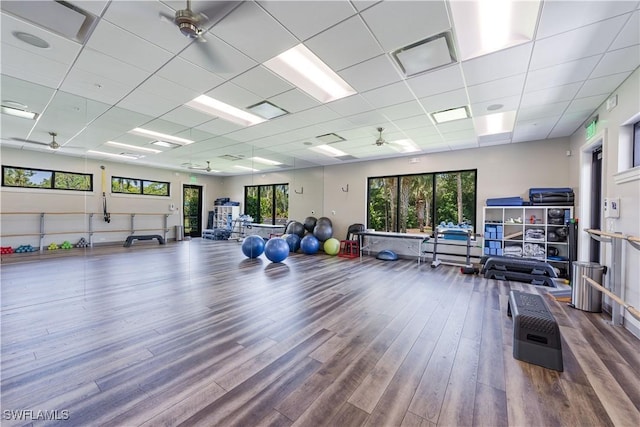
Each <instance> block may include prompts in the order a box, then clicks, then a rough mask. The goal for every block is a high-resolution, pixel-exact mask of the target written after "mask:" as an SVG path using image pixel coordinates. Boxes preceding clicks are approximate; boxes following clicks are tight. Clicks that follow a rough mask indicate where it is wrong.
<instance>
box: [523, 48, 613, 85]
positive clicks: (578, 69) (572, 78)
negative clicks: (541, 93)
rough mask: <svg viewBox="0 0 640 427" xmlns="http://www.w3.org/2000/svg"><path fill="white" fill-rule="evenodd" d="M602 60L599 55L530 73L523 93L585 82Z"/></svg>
mask: <svg viewBox="0 0 640 427" xmlns="http://www.w3.org/2000/svg"><path fill="white" fill-rule="evenodd" d="M601 58H602V56H601V55H596V56H590V57H588V58H583V59H578V60H576V61H569V62H565V63H563V64H559V65H555V66H552V67H548V68H542V69H539V70H535V71H530V72H529V75H528V76H527V83H526V84H525V92H534V91H538V90H541V89H548V88H553V87H558V86H564V85H567V84H569V83H575V82H582V81H584V80H586V79H587V78H588V77H589V75H590V74H591V72H592V71H593V69H594V68H595V66H596V64H597V63H598V61H600V59H601Z"/></svg>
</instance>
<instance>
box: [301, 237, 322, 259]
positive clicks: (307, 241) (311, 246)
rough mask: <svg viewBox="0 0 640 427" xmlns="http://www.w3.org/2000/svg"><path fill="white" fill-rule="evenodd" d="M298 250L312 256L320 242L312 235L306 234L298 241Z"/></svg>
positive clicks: (318, 247)
mask: <svg viewBox="0 0 640 427" xmlns="http://www.w3.org/2000/svg"><path fill="white" fill-rule="evenodd" d="M300 249H302V252H304V253H305V254H307V255H313V254H315V253H317V252H318V249H320V241H318V239H317V238H316V236H314V235H313V234H307V235H306V236H304V237H303V238H302V240H300Z"/></svg>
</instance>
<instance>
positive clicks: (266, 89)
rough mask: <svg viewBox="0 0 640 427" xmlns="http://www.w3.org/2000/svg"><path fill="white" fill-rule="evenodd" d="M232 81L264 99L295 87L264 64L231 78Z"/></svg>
mask: <svg viewBox="0 0 640 427" xmlns="http://www.w3.org/2000/svg"><path fill="white" fill-rule="evenodd" d="M231 82H232V83H234V84H236V85H237V86H240V87H242V88H244V89H246V90H248V91H250V92H253V93H255V94H256V95H258V96H259V97H261V98H263V99H267V98H271V97H272V96H275V95H278V94H280V93H283V92H286V91H288V90H291V89H293V86H292V85H291V84H290V83H289V82H286V81H284V80H283V79H281V78H280V77H279V76H277V75H275V74H274V73H272V72H271V71H270V70H269V69H267V68H266V67H264V66H262V65H259V66H257V67H254V68H252V69H250V70H249V71H247V72H245V73H242V74H240V75H239V76H238V77H236V78H234V79H233V80H231Z"/></svg>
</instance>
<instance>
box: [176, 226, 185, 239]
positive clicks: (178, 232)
mask: <svg viewBox="0 0 640 427" xmlns="http://www.w3.org/2000/svg"><path fill="white" fill-rule="evenodd" d="M181 240H184V227H183V226H181V225H176V242H179V241H181Z"/></svg>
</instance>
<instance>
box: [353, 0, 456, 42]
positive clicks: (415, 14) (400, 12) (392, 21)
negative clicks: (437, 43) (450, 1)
mask: <svg viewBox="0 0 640 427" xmlns="http://www.w3.org/2000/svg"><path fill="white" fill-rule="evenodd" d="M362 17H363V19H364V20H365V22H366V23H367V25H368V26H369V28H370V29H371V31H373V34H374V35H375V37H376V39H378V41H379V42H380V44H381V45H382V47H383V49H384V50H385V51H387V52H391V51H394V50H396V49H399V48H401V47H404V46H407V45H409V44H411V43H414V42H417V41H420V40H424V39H426V38H428V37H430V36H433V35H436V34H439V33H441V32H443V31H446V30H448V29H450V28H451V26H452V24H451V22H449V17H448V14H447V7H446V3H445V2H444V1H443V0H437V1H400V2H381V3H378V4H376V5H375V6H373V7H370V8H369V9H367V10H365V11H363V12H362Z"/></svg>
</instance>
